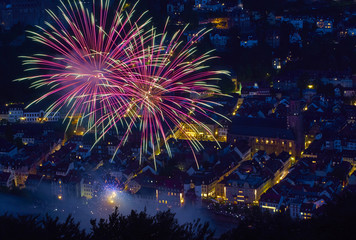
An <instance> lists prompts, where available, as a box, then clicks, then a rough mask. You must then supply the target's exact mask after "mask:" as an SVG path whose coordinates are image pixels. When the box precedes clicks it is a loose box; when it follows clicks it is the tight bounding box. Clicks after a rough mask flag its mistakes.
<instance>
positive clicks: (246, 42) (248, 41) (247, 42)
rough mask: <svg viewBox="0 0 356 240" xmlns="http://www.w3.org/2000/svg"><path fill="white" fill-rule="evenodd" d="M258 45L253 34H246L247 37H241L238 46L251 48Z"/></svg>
mask: <svg viewBox="0 0 356 240" xmlns="http://www.w3.org/2000/svg"><path fill="white" fill-rule="evenodd" d="M257 45H258V40H257V39H256V38H254V37H253V36H248V37H247V38H241V40H240V46H241V47H243V48H252V47H254V46H257Z"/></svg>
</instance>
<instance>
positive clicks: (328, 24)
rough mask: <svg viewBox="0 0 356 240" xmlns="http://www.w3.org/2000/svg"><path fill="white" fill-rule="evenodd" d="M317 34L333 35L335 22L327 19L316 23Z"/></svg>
mask: <svg viewBox="0 0 356 240" xmlns="http://www.w3.org/2000/svg"><path fill="white" fill-rule="evenodd" d="M316 27H317V29H316V32H317V33H319V34H326V33H331V32H332V31H333V21H332V20H327V19H319V20H317V21H316Z"/></svg>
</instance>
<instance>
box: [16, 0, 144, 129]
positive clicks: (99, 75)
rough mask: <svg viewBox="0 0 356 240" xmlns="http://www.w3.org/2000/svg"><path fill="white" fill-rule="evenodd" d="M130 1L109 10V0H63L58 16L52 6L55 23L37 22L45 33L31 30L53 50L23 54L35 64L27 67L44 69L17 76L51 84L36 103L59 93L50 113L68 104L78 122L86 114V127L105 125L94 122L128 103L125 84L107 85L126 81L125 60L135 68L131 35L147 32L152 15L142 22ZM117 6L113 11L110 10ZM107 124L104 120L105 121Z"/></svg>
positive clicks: (36, 83)
mask: <svg viewBox="0 0 356 240" xmlns="http://www.w3.org/2000/svg"><path fill="white" fill-rule="evenodd" d="M98 2H99V1H98ZM98 5H99V7H98V8H96V6H98ZM127 7H128V4H126V2H125V1H119V3H118V4H117V8H116V10H114V11H112V10H110V11H109V8H112V5H111V2H110V0H101V1H100V3H99V4H97V3H96V1H95V0H93V8H92V9H91V10H89V9H87V8H86V7H85V6H84V5H83V3H82V1H70V0H68V1H67V2H62V1H61V6H59V7H58V10H59V13H60V14H59V15H58V16H57V15H56V14H55V13H54V12H53V11H51V10H47V12H48V14H49V15H50V16H51V18H52V23H49V22H46V23H45V24H46V29H45V28H43V27H39V26H38V29H39V30H40V31H41V32H40V33H38V32H34V31H30V32H29V34H30V38H31V39H32V40H34V41H35V42H38V43H40V44H41V45H44V46H46V47H47V48H48V49H49V50H51V52H52V54H35V55H34V56H30V57H22V58H23V59H24V60H23V64H24V65H28V66H30V67H29V68H28V69H26V70H27V71H31V70H41V71H42V72H45V73H44V74H41V75H33V76H30V77H26V78H22V79H18V81H23V80H31V81H32V87H35V88H39V87H45V86H47V87H49V88H50V90H49V91H48V92H47V93H46V94H44V95H43V96H42V97H40V98H38V99H36V100H35V101H34V102H32V103H31V104H34V103H38V102H40V101H42V100H44V99H46V98H48V97H50V96H53V97H56V100H55V101H54V102H53V103H52V104H51V105H50V107H49V108H48V109H47V112H48V113H49V112H58V111H59V110H60V109H62V108H66V113H67V114H66V118H67V117H70V116H75V115H79V116H80V117H81V118H80V121H78V125H79V124H83V120H84V119H85V120H86V121H87V128H91V129H92V128H94V129H95V133H96V132H97V129H98V128H99V127H100V126H99V125H96V124H95V123H96V122H97V120H98V119H99V118H100V117H101V116H102V115H105V114H107V113H109V112H114V111H115V109H116V108H120V106H121V105H126V104H127V102H126V101H127V98H126V97H124V94H123V89H121V88H108V87H107V86H109V85H115V86H120V85H123V84H122V82H124V81H125V79H124V78H123V77H124V75H125V74H124V73H123V69H124V66H125V68H130V67H129V65H130V64H131V62H132V60H134V59H132V58H131V59H128V58H127V57H128V56H127V55H126V54H125V51H127V50H129V47H130V46H132V44H130V42H131V41H134V39H135V38H137V37H140V38H142V35H144V34H143V33H142V31H143V28H144V27H145V25H147V24H148V23H149V20H148V21H146V22H143V23H139V22H141V21H140V20H141V18H142V16H143V15H144V14H142V15H141V16H139V17H138V18H137V19H136V20H133V15H134V8H135V6H133V7H132V8H131V9H130V10H127V9H126V8H127ZM112 12H113V13H114V15H113V16H110V14H111V13H112ZM131 51H132V50H131ZM130 57H132V56H130ZM119 66H122V67H121V68H120V67H119ZM113 91H115V98H110V99H108V98H106V99H104V100H103V99H102V96H105V95H106V94H114V92H113ZM119 92H121V94H120V93H119ZM57 96H59V97H57ZM31 104H30V105H31ZM108 120H110V119H108ZM69 124H70V121H69V123H68V126H69ZM104 124H105V123H104V122H102V125H101V126H104ZM78 125H77V126H78ZM68 126H67V127H68Z"/></svg>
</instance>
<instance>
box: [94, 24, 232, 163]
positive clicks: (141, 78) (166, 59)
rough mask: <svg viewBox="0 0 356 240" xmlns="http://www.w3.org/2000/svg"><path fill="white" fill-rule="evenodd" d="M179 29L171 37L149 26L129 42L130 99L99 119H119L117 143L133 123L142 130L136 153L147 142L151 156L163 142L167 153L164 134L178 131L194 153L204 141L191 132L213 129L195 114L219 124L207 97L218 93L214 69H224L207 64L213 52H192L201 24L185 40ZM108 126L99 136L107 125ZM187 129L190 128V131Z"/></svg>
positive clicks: (168, 135)
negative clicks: (122, 131) (121, 132)
mask: <svg viewBox="0 0 356 240" xmlns="http://www.w3.org/2000/svg"><path fill="white" fill-rule="evenodd" d="M184 30H185V29H183V30H181V31H178V32H176V33H175V34H174V35H173V36H172V37H167V33H166V31H165V30H164V32H163V34H156V32H155V30H152V34H151V35H150V36H151V39H150V41H149V42H148V41H147V39H146V38H142V39H141V40H139V41H134V42H133V43H132V44H134V46H133V47H130V49H132V50H133V51H127V53H126V54H127V55H128V56H129V58H132V59H135V60H134V61H133V62H132V65H131V69H130V71H126V72H125V73H127V74H128V75H127V76H126V79H128V81H127V84H125V85H124V89H125V93H126V96H128V97H129V98H130V103H129V105H127V106H125V108H121V111H116V114H114V115H115V116H113V115H112V114H108V115H106V116H104V117H103V118H101V119H100V121H99V123H100V122H101V121H104V120H105V119H106V118H110V119H115V121H112V124H113V125H115V124H116V123H118V122H122V121H123V119H124V121H125V123H126V126H127V130H126V133H125V136H124V138H123V140H122V142H121V143H120V145H119V147H120V146H121V145H122V144H124V143H125V141H126V139H127V136H129V134H130V132H131V129H132V127H134V126H136V127H137V128H138V129H139V130H140V132H141V148H140V159H141V157H142V154H144V153H147V150H148V148H149V147H151V148H152V151H153V154H152V157H153V158H155V155H156V154H157V153H159V152H160V148H161V147H165V149H166V151H167V153H168V154H169V155H171V151H170V147H169V144H168V140H169V139H170V138H174V139H177V138H179V137H180V138H184V139H186V140H187V142H188V144H189V146H190V148H191V149H192V152H193V154H194V151H198V150H200V149H201V148H202V147H203V146H202V145H201V143H200V141H198V138H197V137H196V136H197V135H198V136H199V129H204V131H206V132H207V133H208V134H209V135H211V136H214V133H213V132H212V130H211V129H210V128H209V127H208V126H207V125H206V124H204V122H203V121H202V120H200V119H202V118H204V119H205V121H206V120H208V121H213V122H215V123H216V124H219V123H218V122H217V121H216V120H215V119H214V117H215V116H217V115H219V114H218V113H216V112H214V110H213V107H214V105H217V104H216V103H215V102H212V101H209V100H206V98H207V96H209V97H211V96H216V95H222V93H221V92H220V90H219V88H218V87H217V86H216V85H214V84H213V81H214V82H215V81H216V80H218V79H217V78H216V77H217V76H218V75H221V74H227V72H225V71H209V70H207V68H208V66H206V65H205V64H206V62H207V61H209V60H211V59H213V58H215V57H212V56H210V52H207V53H205V54H202V55H199V54H198V52H197V49H196V46H195V44H196V43H197V42H198V41H199V39H200V38H202V37H203V36H204V35H205V34H206V33H207V31H205V30H202V31H201V32H199V33H197V34H195V35H194V36H193V37H192V38H191V40H190V41H188V42H187V43H184V42H183V41H181V36H182V35H183V33H184ZM137 51H139V54H138V53H137ZM137 55H139V56H140V57H137ZM111 87H113V88H117V87H119V86H111ZM112 92H113V94H109V95H107V98H108V99H110V98H112V97H114V98H115V97H116V96H115V91H112ZM107 126H108V128H107V129H106V130H104V132H103V133H102V136H104V135H105V132H106V131H107V130H109V129H110V128H111V127H112V125H107ZM187 129H189V131H190V132H193V134H189V133H188V131H187ZM215 141H216V139H215ZM119 147H118V148H119ZM194 157H195V154H194ZM197 165H198V163H197Z"/></svg>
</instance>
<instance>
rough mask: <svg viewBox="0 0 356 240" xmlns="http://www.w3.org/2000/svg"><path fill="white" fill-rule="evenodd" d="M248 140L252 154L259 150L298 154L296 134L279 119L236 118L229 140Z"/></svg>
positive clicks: (269, 152)
mask: <svg viewBox="0 0 356 240" xmlns="http://www.w3.org/2000/svg"><path fill="white" fill-rule="evenodd" d="M238 140H247V141H248V142H249V144H250V146H251V152H252V154H254V153H256V152H258V151H259V150H263V151H266V152H267V154H271V153H276V154H279V153H281V152H283V151H285V152H287V153H289V154H291V155H292V156H293V157H294V158H295V157H296V156H297V146H296V136H295V134H294V133H293V131H292V129H290V128H288V127H287V125H286V122H285V121H283V120H279V119H265V118H244V117H240V118H235V119H234V120H233V122H232V124H231V126H230V128H229V132H228V137H227V141H228V142H230V143H233V142H236V141H238Z"/></svg>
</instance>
